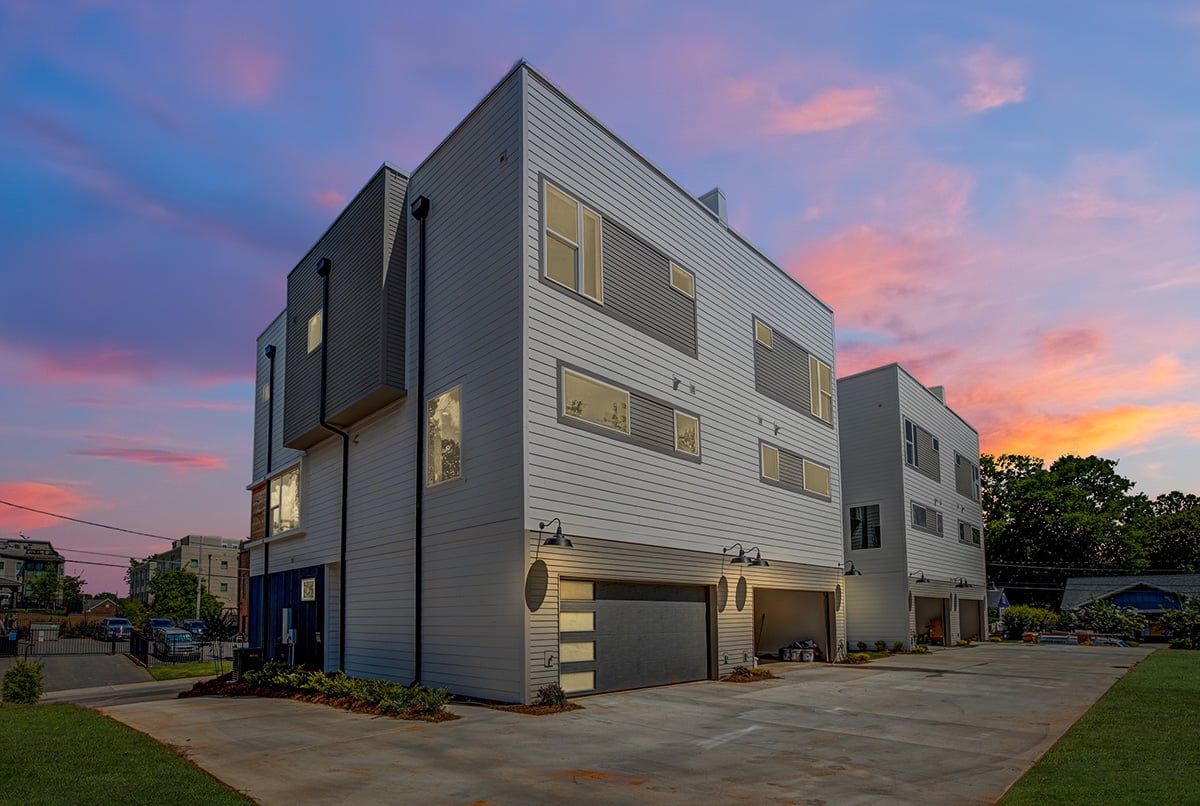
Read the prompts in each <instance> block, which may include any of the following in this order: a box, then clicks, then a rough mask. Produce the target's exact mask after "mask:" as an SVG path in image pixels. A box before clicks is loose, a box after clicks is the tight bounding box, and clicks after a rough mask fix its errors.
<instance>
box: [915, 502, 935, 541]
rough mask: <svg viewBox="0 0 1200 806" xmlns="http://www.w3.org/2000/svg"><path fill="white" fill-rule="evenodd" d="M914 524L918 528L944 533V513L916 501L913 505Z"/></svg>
mask: <svg viewBox="0 0 1200 806" xmlns="http://www.w3.org/2000/svg"><path fill="white" fill-rule="evenodd" d="M912 525H913V526H914V527H915V528H917V529H922V530H924V531H926V532H932V533H934V534H939V535H940V534H942V513H940V512H938V511H937V510H936V509H930V508H929V507H927V506H924V505H922V504H918V503H916V502H915V501H914V502H913V505H912Z"/></svg>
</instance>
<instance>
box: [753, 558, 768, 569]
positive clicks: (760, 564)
mask: <svg viewBox="0 0 1200 806" xmlns="http://www.w3.org/2000/svg"><path fill="white" fill-rule="evenodd" d="M750 565H751V566H752V567H754V568H766V567H767V566H769V565H770V563H769V562H767V561H766V560H764V559H763V558H762V557H761V556H759V557H755V558H754V559H753V560H751V561H750Z"/></svg>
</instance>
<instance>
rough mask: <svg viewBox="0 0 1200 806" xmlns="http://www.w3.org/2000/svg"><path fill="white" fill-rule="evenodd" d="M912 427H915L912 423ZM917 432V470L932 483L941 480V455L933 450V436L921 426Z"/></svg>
mask: <svg viewBox="0 0 1200 806" xmlns="http://www.w3.org/2000/svg"><path fill="white" fill-rule="evenodd" d="M914 425H916V424H915V423H914ZM916 430H917V470H919V471H921V472H922V473H924V474H925V475H926V476H928V477H929V478H931V479H933V480H934V481H941V480H942V454H941V452H940V451H937V450H934V448H933V434H930V433H929V432H928V431H926V430H925V429H924V428H922V427H921V426H919V425H917V426H916Z"/></svg>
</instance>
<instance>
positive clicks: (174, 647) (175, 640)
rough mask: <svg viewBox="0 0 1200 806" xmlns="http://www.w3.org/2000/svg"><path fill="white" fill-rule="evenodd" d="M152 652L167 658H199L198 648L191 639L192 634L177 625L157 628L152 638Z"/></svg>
mask: <svg viewBox="0 0 1200 806" xmlns="http://www.w3.org/2000/svg"><path fill="white" fill-rule="evenodd" d="M154 654H155V655H157V656H158V657H160V658H165V659H167V660H186V659H188V658H199V657H200V650H198V649H197V648H196V644H195V642H193V641H192V634H191V633H190V632H188V631H187V630H181V629H179V628H178V627H168V628H166V629H162V630H159V631H158V633H157V634H156V635H155V638H154Z"/></svg>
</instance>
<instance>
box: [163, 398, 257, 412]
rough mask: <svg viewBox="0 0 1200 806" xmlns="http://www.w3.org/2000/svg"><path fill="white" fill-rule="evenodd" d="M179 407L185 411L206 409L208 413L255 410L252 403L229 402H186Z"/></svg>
mask: <svg viewBox="0 0 1200 806" xmlns="http://www.w3.org/2000/svg"><path fill="white" fill-rule="evenodd" d="M179 406H180V408H185V409H205V410H208V411H249V410H251V409H253V408H254V406H253V404H252V403H248V402H246V403H238V402H234V401H227V400H185V401H183V402H182V403H180V404H179Z"/></svg>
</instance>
